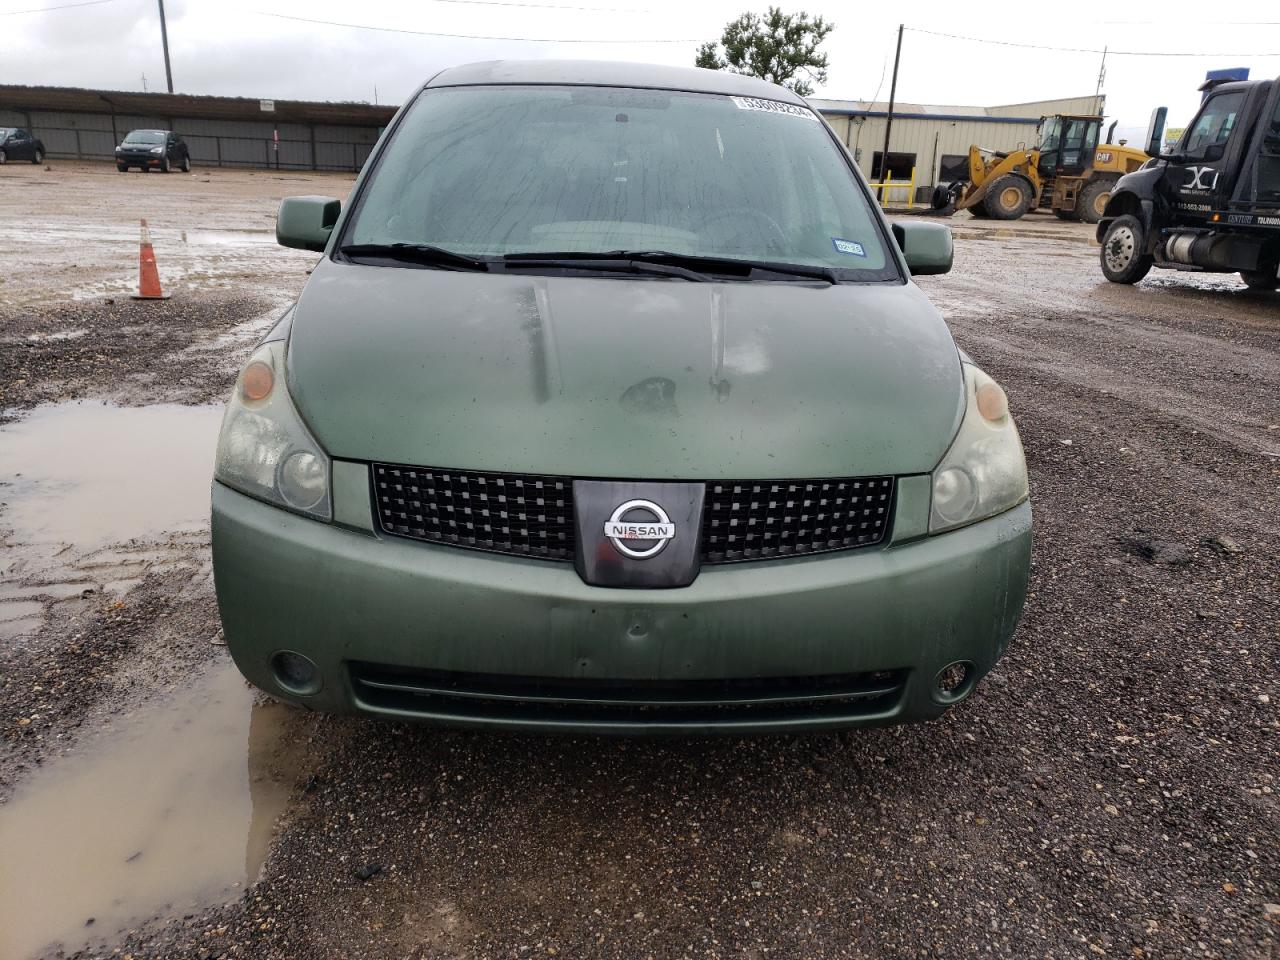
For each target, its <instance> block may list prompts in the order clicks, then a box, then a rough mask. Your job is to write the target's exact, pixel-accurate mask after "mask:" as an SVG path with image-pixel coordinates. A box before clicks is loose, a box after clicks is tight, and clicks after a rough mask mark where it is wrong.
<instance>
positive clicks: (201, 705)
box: [0, 661, 302, 960]
mask: <svg viewBox="0 0 1280 960" xmlns="http://www.w3.org/2000/svg"><path fill="white" fill-rule="evenodd" d="M289 712H290V711H289V708H288V707H285V706H282V705H280V704H275V703H265V702H255V697H254V695H253V693H252V692H251V691H250V689H249V688H248V686H246V684H245V683H244V681H243V680H242V679H241V678H240V675H239V673H238V672H237V671H236V669H235V667H234V666H232V665H231V664H230V663H229V662H226V661H224V662H221V663H218V664H215V665H213V666H211V667H209V668H207V669H206V670H205V672H204V673H203V674H202V675H201V676H200V677H199V678H198V679H197V680H196V681H195V682H194V683H193V684H192V685H191V686H189V687H186V688H184V689H181V690H178V691H176V692H175V693H174V694H172V696H171V697H170V698H169V699H167V700H165V701H163V702H158V703H153V704H151V705H149V706H147V707H144V708H142V709H140V710H138V711H136V712H135V713H133V714H131V715H128V716H125V717H121V718H119V719H118V720H114V721H113V722H112V724H111V726H110V727H109V728H107V729H105V730H103V731H102V732H101V734H99V735H97V736H95V737H93V738H90V739H88V740H86V741H85V742H83V743H82V744H80V745H79V746H77V747H76V749H75V750H74V751H73V752H72V753H69V754H66V755H64V756H62V757H59V758H58V759H57V760H55V761H53V762H52V763H49V764H47V765H46V766H45V767H43V768H42V769H41V770H40V771H39V772H37V773H36V774H35V775H34V776H32V777H30V778H29V779H28V780H26V781H25V782H24V783H23V784H22V785H21V786H20V787H19V788H18V790H17V792H16V793H15V794H14V796H13V797H12V798H11V799H10V800H9V802H8V803H6V804H4V805H2V806H0V957H3V958H5V960H28V958H33V957H39V956H41V955H43V954H44V953H47V952H49V951H51V950H53V949H55V948H56V947H57V946H61V947H62V948H63V949H66V950H68V951H71V950H76V949H80V948H82V947H85V946H88V945H98V944H106V943H110V942H111V940H112V939H113V938H114V937H115V935H117V934H118V933H120V932H121V931H123V930H126V929H128V928H129V927H131V926H136V925H137V924H138V923H140V922H142V921H144V920H148V919H151V918H153V917H159V918H164V917H171V916H181V915H183V914H186V913H190V912H192V911H193V910H197V909H201V908H205V907H208V906H210V905H213V904H216V903H218V902H221V901H226V900H233V899H235V898H237V897H239V896H240V894H241V892H242V891H243V889H244V887H245V886H246V885H247V884H250V883H252V882H253V881H254V880H255V879H256V877H257V875H258V873H259V871H260V870H261V868H262V864H263V861H264V860H265V858H266V854H267V848H268V846H269V843H270V840H271V835H272V829H273V825H274V823H275V821H276V819H277V817H278V816H279V815H280V813H281V812H282V811H283V810H284V807H285V804H286V801H287V799H288V795H289V791H290V789H291V787H292V784H293V782H294V780H295V779H296V777H297V775H298V773H299V771H300V770H301V769H302V766H301V758H300V757H299V755H298V754H297V752H296V751H295V750H294V749H293V748H291V747H286V746H283V745H282V738H281V732H282V729H283V727H284V725H285V724H286V722H287V718H288V714H289Z"/></svg>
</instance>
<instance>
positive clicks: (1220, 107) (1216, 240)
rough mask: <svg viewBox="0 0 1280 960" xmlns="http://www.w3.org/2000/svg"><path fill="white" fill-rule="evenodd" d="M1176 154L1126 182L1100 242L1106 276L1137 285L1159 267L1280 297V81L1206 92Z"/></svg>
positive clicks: (1212, 87) (1209, 86) (1216, 86)
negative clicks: (1227, 279)
mask: <svg viewBox="0 0 1280 960" xmlns="http://www.w3.org/2000/svg"><path fill="white" fill-rule="evenodd" d="M1201 90H1205V91H1207V95H1206V97H1205V99H1204V102H1203V103H1202V104H1201V106H1200V112H1199V113H1197V114H1196V117H1195V119H1194V120H1193V121H1192V122H1191V124H1190V125H1189V126H1188V127H1187V128H1186V131H1185V132H1184V133H1183V135H1182V138H1181V139H1180V140H1179V141H1178V144H1177V146H1176V147H1174V149H1173V152H1172V153H1167V154H1162V155H1161V156H1158V157H1155V158H1153V159H1151V160H1149V161H1147V163H1146V164H1144V165H1143V167H1142V169H1140V170H1137V171H1135V172H1133V173H1130V174H1127V175H1126V176H1123V177H1121V178H1120V180H1119V181H1118V182H1117V183H1116V185H1115V188H1114V189H1113V190H1112V191H1111V198H1110V200H1108V202H1107V206H1106V210H1105V211H1104V213H1103V217H1102V220H1101V221H1099V223H1098V234H1097V236H1098V240H1099V242H1101V244H1102V252H1101V261H1102V272H1103V274H1104V275H1105V276H1106V278H1107V279H1108V280H1111V281H1112V282H1114V283H1137V282H1138V281H1139V280H1141V279H1142V278H1143V277H1145V276H1146V275H1147V272H1148V271H1149V270H1150V269H1151V268H1152V267H1153V266H1154V267H1166V268H1168V269H1172V270H1195V271H1200V272H1208V273H1239V274H1240V276H1241V278H1242V279H1243V280H1244V282H1245V283H1246V284H1247V285H1248V286H1249V287H1250V288H1251V289H1254V290H1275V289H1277V288H1278V287H1280V79H1277V80H1249V81H1233V82H1226V83H1214V82H1210V83H1206V85H1205V86H1204V87H1201Z"/></svg>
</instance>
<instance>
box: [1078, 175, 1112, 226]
mask: <svg viewBox="0 0 1280 960" xmlns="http://www.w3.org/2000/svg"><path fill="white" fill-rule="evenodd" d="M1113 186H1114V183H1113V182H1112V181H1110V180H1094V181H1093V182H1092V183H1090V184H1089V185H1088V186H1087V187H1085V188H1084V189H1083V190H1081V191H1080V197H1079V199H1077V200H1076V210H1077V211H1079V213H1080V219H1081V220H1083V221H1084V222H1085V223H1097V222H1098V221H1099V220H1101V219H1102V215H1103V214H1104V213H1106V212H1107V201H1108V200H1110V199H1111V188H1112V187H1113Z"/></svg>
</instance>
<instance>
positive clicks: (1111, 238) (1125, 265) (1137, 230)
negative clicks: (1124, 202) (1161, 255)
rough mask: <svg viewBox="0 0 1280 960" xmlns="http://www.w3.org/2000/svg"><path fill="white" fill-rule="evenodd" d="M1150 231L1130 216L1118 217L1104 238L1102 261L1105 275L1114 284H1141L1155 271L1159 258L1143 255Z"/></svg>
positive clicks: (1100, 259)
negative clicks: (1153, 266) (1152, 268)
mask: <svg viewBox="0 0 1280 960" xmlns="http://www.w3.org/2000/svg"><path fill="white" fill-rule="evenodd" d="M1145 244H1146V231H1144V230H1143V229H1142V224H1141V223H1140V222H1139V221H1138V218H1137V217H1135V216H1132V215H1130V214H1125V215H1124V216H1123V217H1116V218H1115V219H1114V220H1112V221H1111V224H1110V226H1108V227H1107V233H1106V236H1104V237H1103V238H1102V249H1101V251H1100V252H1099V254H1098V259H1099V261H1100V262H1101V264H1102V275H1103V276H1104V277H1106V278H1107V279H1108V280H1110V281H1111V282H1112V283H1137V282H1138V281H1139V280H1141V279H1142V278H1143V277H1145V276H1146V275H1147V274H1148V273H1149V272H1150V271H1151V265H1152V263H1154V262H1155V258H1154V257H1152V256H1151V254H1149V253H1143V252H1142V251H1143V247H1144V245H1145Z"/></svg>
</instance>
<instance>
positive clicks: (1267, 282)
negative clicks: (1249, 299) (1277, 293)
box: [1240, 270, 1280, 290]
mask: <svg viewBox="0 0 1280 960" xmlns="http://www.w3.org/2000/svg"><path fill="white" fill-rule="evenodd" d="M1240 279H1241V280H1243V281H1244V283H1245V286H1246V287H1248V288H1249V289H1250V290H1280V277H1278V276H1276V272H1275V271H1274V270H1242V271H1241V272H1240Z"/></svg>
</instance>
